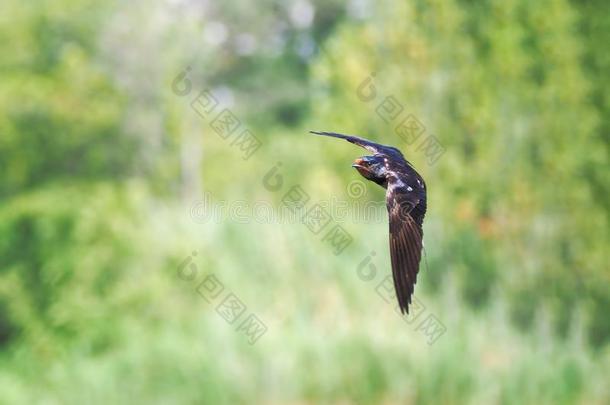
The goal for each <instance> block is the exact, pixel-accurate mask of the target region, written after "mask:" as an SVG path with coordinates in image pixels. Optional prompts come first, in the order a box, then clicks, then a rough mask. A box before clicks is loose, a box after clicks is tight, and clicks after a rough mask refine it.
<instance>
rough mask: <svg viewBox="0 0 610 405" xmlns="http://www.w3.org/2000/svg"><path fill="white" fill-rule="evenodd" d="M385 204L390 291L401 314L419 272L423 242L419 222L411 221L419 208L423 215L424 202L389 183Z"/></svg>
mask: <svg viewBox="0 0 610 405" xmlns="http://www.w3.org/2000/svg"><path fill="white" fill-rule="evenodd" d="M399 184H400V182H399ZM386 204H387V208H388V216H389V220H390V257H391V259H392V275H393V276H394V288H395V289H396V297H397V298H398V304H399V306H400V310H401V312H402V313H405V312H407V313H409V304H410V303H411V296H412V295H413V289H414V286H415V283H416V281H417V272H418V271H419V262H420V260H421V250H422V238H423V231H422V228H421V225H420V223H421V221H418V218H414V215H415V216H418V215H417V214H418V210H421V207H422V204H423V206H424V208H423V210H424V213H425V200H422V201H420V198H419V197H418V196H417V194H416V193H415V192H414V191H408V188H407V187H406V186H402V185H401V186H399V185H397V184H396V181H394V182H392V181H391V182H390V183H389V184H388V191H387V193H386ZM416 207H417V208H416ZM421 219H423V215H422V218H421ZM418 222H419V223H418Z"/></svg>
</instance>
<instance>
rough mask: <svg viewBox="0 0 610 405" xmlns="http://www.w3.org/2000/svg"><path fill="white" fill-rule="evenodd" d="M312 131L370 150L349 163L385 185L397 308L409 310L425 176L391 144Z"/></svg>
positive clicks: (420, 235) (420, 236)
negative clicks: (366, 154)
mask: <svg viewBox="0 0 610 405" xmlns="http://www.w3.org/2000/svg"><path fill="white" fill-rule="evenodd" d="M311 132H312V133H314V134H317V135H325V136H331V137H334V138H340V139H345V140H347V141H348V142H351V143H353V144H355V145H358V146H361V147H363V148H365V149H366V150H368V151H370V152H372V153H373V155H372V156H363V157H361V158H358V159H356V160H355V161H354V164H353V165H352V166H353V167H354V168H356V170H358V172H359V173H360V174H361V175H362V176H363V177H364V178H366V179H367V180H370V181H372V182H374V183H376V184H379V185H380V186H382V187H383V188H385V189H386V205H387V208H388V216H389V222H390V256H391V260H392V275H393V277H394V288H395V289H396V297H397V299H398V305H399V306H400V310H401V311H402V312H403V313H404V312H405V311H406V312H407V313H408V312H409V311H408V306H409V304H410V303H411V296H412V295H413V288H414V286H415V283H416V281H417V272H418V271H419V262H420V260H421V251H422V247H423V242H422V240H423V229H422V225H423V221H424V216H425V215H426V183H425V182H424V179H423V178H422V177H421V176H420V175H419V173H417V171H415V169H414V168H413V166H412V165H411V164H410V163H409V162H408V161H407V160H406V159H405V158H404V156H403V155H402V153H401V152H400V151H399V150H398V149H396V148H394V147H392V146H385V145H380V144H377V143H374V142H371V141H368V140H366V139H363V138H360V137H357V136H352V135H343V134H337V133H334V132H315V131H311Z"/></svg>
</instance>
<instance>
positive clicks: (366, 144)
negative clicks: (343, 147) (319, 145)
mask: <svg viewBox="0 0 610 405" xmlns="http://www.w3.org/2000/svg"><path fill="white" fill-rule="evenodd" d="M309 132H310V133H312V134H316V135H324V136H332V137H333V138H339V139H345V140H346V141H348V142H351V143H353V144H355V145H358V146H361V147H363V148H364V149H366V150H368V151H369V152H373V153H386V154H388V153H390V154H392V153H398V154H399V155H400V156H402V153H400V151H399V150H398V149H396V148H394V147H392V146H386V145H381V144H378V143H375V142H371V141H369V140H366V139H364V138H360V137H358V136H354V135H345V134H337V133H335V132H321V131H309Z"/></svg>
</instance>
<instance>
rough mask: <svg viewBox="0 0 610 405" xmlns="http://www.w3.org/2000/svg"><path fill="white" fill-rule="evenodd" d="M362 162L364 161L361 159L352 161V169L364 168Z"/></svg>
mask: <svg viewBox="0 0 610 405" xmlns="http://www.w3.org/2000/svg"><path fill="white" fill-rule="evenodd" d="M362 162H364V159H362V158H358V159H356V160H354V163H352V167H356V168H358V167H364V166H363V165H362Z"/></svg>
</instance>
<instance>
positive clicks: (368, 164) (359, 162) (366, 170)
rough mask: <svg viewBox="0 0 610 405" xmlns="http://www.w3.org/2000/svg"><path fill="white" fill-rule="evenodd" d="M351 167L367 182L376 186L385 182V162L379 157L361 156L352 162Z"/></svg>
mask: <svg viewBox="0 0 610 405" xmlns="http://www.w3.org/2000/svg"><path fill="white" fill-rule="evenodd" d="M352 167H353V168H355V169H356V170H358V173H360V174H361V175H362V177H364V178H365V179H367V180H370V181H374V182H375V183H377V184H383V183H384V182H385V181H386V167H385V162H384V160H383V158H382V157H380V156H362V157H360V158H358V159H356V160H354V163H353V164H352Z"/></svg>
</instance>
